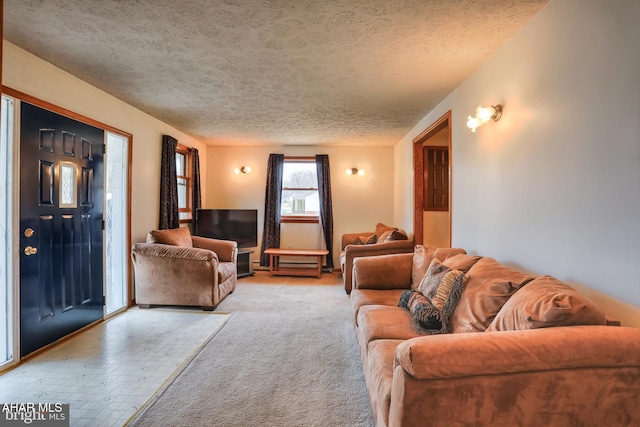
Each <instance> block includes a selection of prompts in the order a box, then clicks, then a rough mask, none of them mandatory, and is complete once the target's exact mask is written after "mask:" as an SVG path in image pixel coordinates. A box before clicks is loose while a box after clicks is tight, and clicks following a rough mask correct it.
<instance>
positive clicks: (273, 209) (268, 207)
mask: <svg viewBox="0 0 640 427" xmlns="http://www.w3.org/2000/svg"><path fill="white" fill-rule="evenodd" d="M283 167H284V154H269V164H268V166H267V191H266V195H265V198H264V225H263V231H262V247H261V248H260V265H261V266H265V267H268V266H269V255H265V253H264V251H265V249H269V248H279V247H280V202H281V201H282V170H283Z"/></svg>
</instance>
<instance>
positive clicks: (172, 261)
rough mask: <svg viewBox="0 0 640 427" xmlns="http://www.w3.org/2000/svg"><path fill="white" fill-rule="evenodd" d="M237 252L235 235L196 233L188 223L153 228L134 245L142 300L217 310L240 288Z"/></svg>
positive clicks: (148, 303)
mask: <svg viewBox="0 0 640 427" xmlns="http://www.w3.org/2000/svg"><path fill="white" fill-rule="evenodd" d="M237 256H238V248H237V243H236V242H233V241H228V240H216V239H209V238H206V237H199V236H192V235H191V233H190V232H189V229H188V228H176V229H171V230H154V231H151V232H150V233H149V234H148V235H147V241H146V243H136V244H134V245H133V248H132V250H131V259H132V261H133V266H134V272H135V290H136V303H137V304H138V306H139V307H141V308H149V307H150V306H151V305H185V306H200V307H202V309H203V310H206V311H211V310H214V309H215V308H216V306H217V305H218V303H219V302H220V301H222V299H223V298H224V297H226V296H227V295H228V294H230V293H231V292H233V291H234V289H235V288H236V285H237V282H238V276H237V270H236V263H237Z"/></svg>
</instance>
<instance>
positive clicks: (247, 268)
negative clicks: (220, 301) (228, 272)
mask: <svg viewBox="0 0 640 427" xmlns="http://www.w3.org/2000/svg"><path fill="white" fill-rule="evenodd" d="M253 252H255V251H251V250H247V249H238V260H237V264H236V268H237V272H238V277H244V276H253V275H254V272H253V261H252V260H251V258H252V257H251V254H252V253H253Z"/></svg>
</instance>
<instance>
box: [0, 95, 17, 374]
mask: <svg viewBox="0 0 640 427" xmlns="http://www.w3.org/2000/svg"><path fill="white" fill-rule="evenodd" d="M13 106H14V102H13V100H12V99H11V98H7V97H4V96H3V97H2V122H1V123H0V128H1V129H2V133H1V135H0V136H1V138H0V366H2V365H5V366H6V365H9V364H11V363H12V362H15V359H14V350H15V348H14V347H15V345H14V343H15V341H14V330H13V329H14V327H13V306H14V301H13V299H14V293H13V285H14V280H13V271H14V268H13V267H14V265H13V256H12V252H13V247H14V246H13V239H12V234H13V231H12V230H13V223H12V218H13V217H14V215H13V147H14V144H13V123H14V121H13V111H14V110H13Z"/></svg>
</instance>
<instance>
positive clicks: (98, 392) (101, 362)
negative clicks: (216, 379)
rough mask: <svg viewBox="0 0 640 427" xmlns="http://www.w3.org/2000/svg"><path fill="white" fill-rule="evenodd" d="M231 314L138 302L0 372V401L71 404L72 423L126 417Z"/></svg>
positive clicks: (119, 422)
mask: <svg viewBox="0 0 640 427" xmlns="http://www.w3.org/2000/svg"><path fill="white" fill-rule="evenodd" d="M227 318H228V315H227V314H225V313H222V312H218V313H215V314H214V313H208V312H203V311H200V310H186V309H167V308H153V309H151V310H139V309H131V310H128V311H126V312H124V313H122V314H119V315H117V316H115V317H112V318H110V319H109V320H106V321H105V322H102V323H100V324H98V325H96V326H93V327H91V328H89V329H87V330H86V331H84V332H81V333H79V334H77V335H76V336H74V337H71V338H69V339H68V340H66V341H63V342H61V343H60V344H57V345H54V346H53V347H52V348H51V349H49V350H46V351H44V352H42V353H41V354H39V355H37V356H35V357H33V358H32V359H30V360H29V361H27V362H26V363H24V364H22V365H20V366H18V367H17V368H15V369H13V370H10V371H9V372H6V373H4V374H3V375H1V376H0V402H5V403H9V402H14V403H26V402H33V403H52V402H60V403H64V404H69V415H70V425H71V426H83V425H86V426H97V425H122V424H124V423H125V422H126V421H127V420H128V419H129V418H130V417H131V416H132V415H133V414H134V413H135V412H136V410H138V409H139V408H141V407H143V406H144V404H145V402H147V401H148V400H149V398H150V397H151V396H152V395H153V393H155V392H156V391H157V390H158V389H160V388H161V387H162V386H163V384H164V383H165V382H167V380H168V379H169V378H171V376H172V375H173V374H175V373H176V372H178V371H180V369H181V368H182V366H183V365H184V364H185V362H187V361H188V360H190V359H191V358H192V357H193V356H194V355H195V354H196V353H197V352H198V350H199V349H200V348H202V346H203V345H204V344H205V343H206V342H207V341H208V340H209V339H211V337H212V336H213V335H214V334H215V332H216V331H217V330H218V329H219V328H221V327H222V326H223V325H224V323H225V321H226V320H227Z"/></svg>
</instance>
